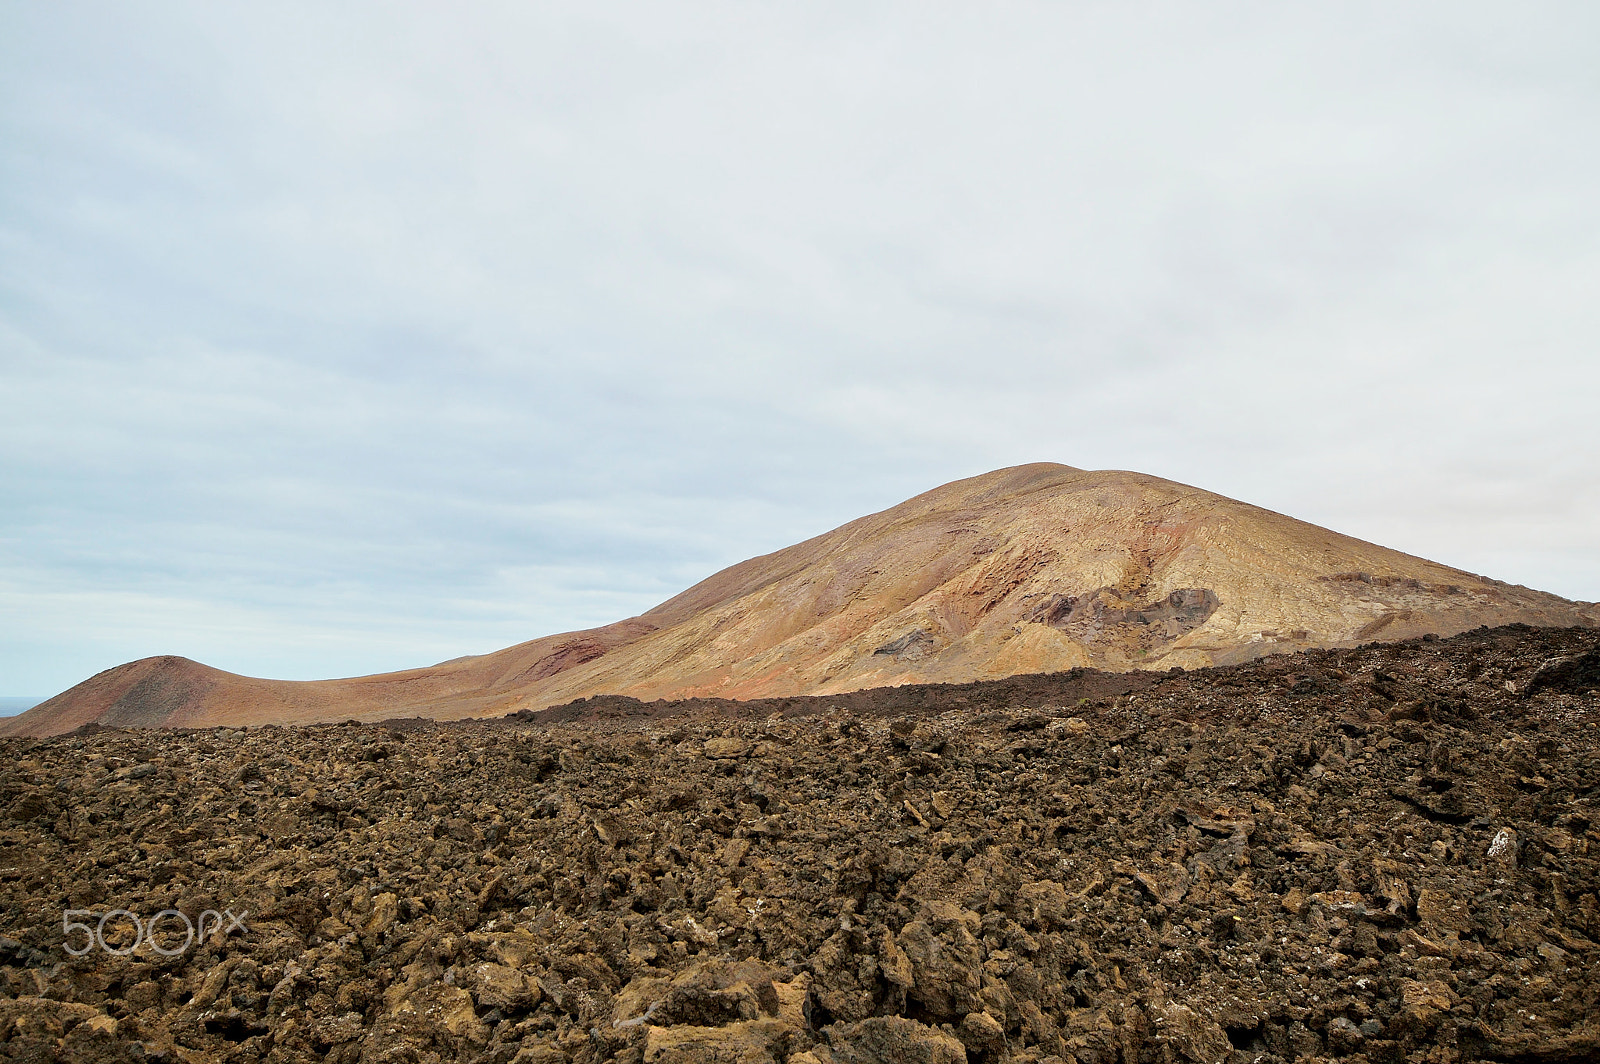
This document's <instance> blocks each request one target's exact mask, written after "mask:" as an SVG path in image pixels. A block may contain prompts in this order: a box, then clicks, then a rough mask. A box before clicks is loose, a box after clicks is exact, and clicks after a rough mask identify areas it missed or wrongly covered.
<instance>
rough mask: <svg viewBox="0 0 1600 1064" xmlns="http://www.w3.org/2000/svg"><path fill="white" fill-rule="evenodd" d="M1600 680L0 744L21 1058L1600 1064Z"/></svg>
mask: <svg viewBox="0 0 1600 1064" xmlns="http://www.w3.org/2000/svg"><path fill="white" fill-rule="evenodd" d="M1597 655H1600V633H1597V632H1595V631H1593V630H1585V629H1565V630H1553V629H1539V630H1536V629H1529V628H1504V629H1495V630H1479V631H1477V632H1472V633H1467V634H1464V635H1461V636H1458V637H1456V638H1453V639H1447V640H1427V641H1423V640H1418V641H1413V642H1407V643H1398V644H1390V645H1385V646H1372V647H1364V648H1358V649H1354V650H1342V651H1314V652H1308V653H1304V654H1299V655H1293V656H1285V657H1278V658H1269V659H1264V660H1260V661H1256V662H1252V663H1249V664H1245V665H1238V666H1230V667H1226V668H1217V669H1207V670H1200V671H1194V672H1187V673H1184V672H1172V673H1164V674H1134V675H1116V676H1110V675H1108V674H1103V673H1093V672H1086V671H1074V672H1073V673H1066V674H1058V675H1055V676H1034V677H1017V678H1013V679H1012V680H1008V681H999V682H993V683H988V684H971V685H961V686H953V685H952V686H942V687H925V688H910V687H905V688H897V689H893V690H889V691H882V692H856V693H853V694H851V695H849V696H838V697H834V698H813V699H784V700H769V701H756V702H743V703H731V702H727V703H718V702H708V701H694V702H680V703H639V702H633V701H632V700H628V699H604V698H602V699H591V700H589V701H587V702H583V703H577V704H574V705H572V706H568V707H563V708H561V709H558V710H554V711H549V712H546V713H544V714H537V715H532V716H528V717H522V718H512V719H506V720H496V721H467V722H456V723H438V722H431V721H391V722H388V723H386V724H382V725H374V724H350V725H318V726H313V727H307V728H276V727H266V728H250V729H248V730H231V729H213V730H205V731H188V732H176V731H157V730H117V729H103V730H85V731H80V732H78V733H74V734H69V735H63V736H57V737H54V738H50V739H45V740H27V739H5V740H0V748H3V754H4V757H3V764H4V766H5V767H4V769H3V770H0V900H3V901H4V910H3V914H0V924H3V926H0V936H3V937H0V1058H3V1059H16V1060H38V1061H43V1060H74V1061H132V1060H164V1061H197V1062H198V1061H205V1062H211V1061H284V1062H288V1061H314V1060H331V1061H335V1062H354V1061H373V1062H377V1061H395V1062H400V1061H407V1062H424V1061H456V1060H461V1061H486V1062H489V1061H492V1062H498V1064H505V1062H513V1061H515V1062H521V1064H531V1062H537V1064H567V1062H569V1061H570V1062H575V1064H598V1062H600V1061H610V1060H617V1061H622V1062H625V1064H700V1062H727V1064H769V1062H770V1064H867V1062H871V1064H878V1062H883V1064H889V1062H896V1064H898V1062H916V1064H962V1062H971V1064H1024V1062H1028V1064H1032V1062H1039V1064H1067V1062H1073V1061H1076V1062H1080V1064H1118V1062H1121V1064H1157V1062H1178V1061H1189V1062H1196V1064H1221V1062H1224V1061H1226V1062H1229V1064H1246V1062H1262V1064H1275V1062H1280V1061H1281V1062H1288V1061H1297V1060H1318V1059H1322V1060H1349V1061H1356V1060H1364V1061H1369V1062H1373V1064H1378V1062H1398V1061H1418V1062H1421V1061H1430V1062H1449V1061H1457V1060H1498V1061H1522V1062H1528V1064H1533V1062H1545V1064H1562V1062H1577V1061H1588V1060H1593V1059H1596V1058H1597V1056H1600V977H1597V976H1596V975H1595V974H1594V973H1595V972H1596V970H1597V968H1600V965H1597V963H1596V962H1597V960H1600V947H1597V946H1596V942H1595V940H1596V938H1597V936H1600V901H1597V892H1600V694H1597V693H1596V691H1595V690H1594V686H1593V685H1594V684H1595V683H1596V682H1597V681H1596V675H1597V674H1596V663H1597V661H1600V657H1597ZM69 910H70V911H72V915H65V919H66V920H68V921H70V922H73V923H79V924H85V925H87V928H88V930H87V931H86V930H85V929H82V928H75V929H64V924H63V919H64V914H68V913H69ZM112 910H122V912H113V913H112V915H110V916H109V917H106V919H105V922H104V923H101V918H102V917H103V916H105V914H107V913H108V912H111V911H112ZM170 911H175V912H170ZM158 913H165V915H163V916H162V917H161V919H159V920H153V921H152V920H150V918H151V917H153V916H155V915H156V914H158ZM202 913H212V914H215V917H214V918H212V917H208V918H207V919H208V920H209V922H208V923H207V924H206V925H205V927H204V931H205V934H204V935H203V937H201V936H191V937H190V938H189V939H188V940H187V941H186V936H185V924H184V920H185V919H187V920H188V921H190V922H191V923H195V922H198V921H199V920H200V919H201V914H202ZM178 914H182V915H181V916H180V915H178ZM133 916H137V917H139V918H140V919H141V920H144V921H148V922H149V923H151V924H152V925H153V926H154V928H155V931H154V938H153V939H151V938H149V937H148V936H144V937H141V938H139V939H138V940H136V938H135V928H134V925H133V923H132V917H133ZM96 928H98V929H99V934H100V936H101V937H102V938H103V940H104V945H103V946H102V944H101V942H100V941H98V940H96V941H93V942H90V943H89V946H90V948H89V949H88V951H87V952H85V953H83V954H82V955H81V956H74V955H72V954H71V953H69V952H68V947H72V948H73V949H77V948H80V947H81V946H83V945H84V944H85V943H86V941H87V934H88V933H89V932H90V931H94V930H95V929H96ZM130 947H132V948H131V951H130ZM112 950H115V951H118V952H117V953H113V952H111V951H112ZM123 952H126V955H119V954H121V953H123Z"/></svg>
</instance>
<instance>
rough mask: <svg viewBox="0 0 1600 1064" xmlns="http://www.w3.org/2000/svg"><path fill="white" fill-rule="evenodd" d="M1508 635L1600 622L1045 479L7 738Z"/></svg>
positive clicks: (1442, 575)
mask: <svg viewBox="0 0 1600 1064" xmlns="http://www.w3.org/2000/svg"><path fill="white" fill-rule="evenodd" d="M1518 622H1520V623H1525V624H1531V625H1538V626H1570V625H1594V624H1596V623H1600V615H1597V614H1596V611H1595V608H1594V607H1593V606H1586V605H1584V604H1580V603H1573V602H1569V601H1567V600H1566V599H1562V598H1558V597H1557V596H1554V595H1549V594H1545V593H1542V592H1537V591H1530V590H1528V589H1527V588H1522V587H1515V586H1511V585H1507V584H1503V583H1500V582H1498V581H1494V580H1488V579H1485V578H1483V577H1478V576H1473V575H1471V574H1469V573H1465V572H1461V571H1460V570H1456V569H1451V568H1448V567H1446V566H1443V565H1438V564H1436V563H1434V562H1429V561H1425V560H1423V559H1420V558H1415V557H1412V556H1410V555H1407V554H1402V553H1400V552H1398V551H1394V550H1389V549H1388V548H1385V547H1379V546H1376V545H1374V544H1371V543H1367V542H1364V541H1362V540H1358V539H1353V538H1351V537H1349V536H1342V535H1339V534H1338V533H1335V532H1330V531H1328V530H1327V529H1324V528H1320V527H1318V526H1316V525H1311V524H1307V523H1306V522H1303V521H1296V520H1294V519H1292V518H1289V517H1285V516H1283V515H1281V514H1277V513H1273V512H1271V511H1269V510H1263V509H1261V508H1260V507H1256V506H1250V505H1247V504H1245V503H1241V502H1237V501H1234V500H1232V499H1226V498H1223V497H1222V496H1219V495H1215V494H1212V493H1210V492H1206V491H1202V490H1200V489H1197V488H1191V487H1187V486H1184V485H1181V484H1175V483H1173V482H1171V481H1166V480H1161V479H1159V478H1157V477H1151V476H1145V475H1143V474H1139V473H1128V472H1120V471H1098V472H1090V471H1085V470H1081V469H1074V468H1072V467H1070V466H1062V465H1053V464H1048V463H1038V464H1034V465H1025V466H1015V467H1012V468H1009V469H1001V470H997V471H995V472H993V473H988V474H985V475H983V476H979V477H972V478H970V479H967V480H959V481H955V482H953V483H950V484H946V485H944V486H942V487H939V488H935V489H934V490H932V491H929V492H926V493H924V494H922V495H918V496H917V497H915V498H913V499H910V500H908V501H906V502H904V503H901V504H900V505H899V506H895V507H892V508H891V509H888V510H885V511H883V512H882V513H878V514H873V515H871V516H868V517H863V518H860V519H859V520H856V521H852V522H850V523H849V524H847V525H843V526H842V527H840V528H837V529H835V530H833V531H832V532H828V533H826V534H824V535H821V536H817V537H816V538H814V539H810V540H806V541H805V542H803V543H799V544H796V545H794V546H792V547H788V548H786V549H784V550H781V551H778V552H776V553H773V554H768V555H763V556H761V557H757V558H752V559H750V560H748V561H745V562H741V563H739V564H738V565H735V566H732V567H730V568H728V569H725V570H723V571H722V572H720V573H717V574H715V575H714V576H712V577H710V578H709V579H707V580H704V581H702V582H701V583H699V584H696V585H695V586H694V587H692V588H689V589H688V590H687V591H685V592H683V593H682V594H680V595H678V596H676V597H675V598H672V599H669V600H668V601H667V602H664V603H662V604H661V605H660V606H657V607H656V608H654V609H652V610H650V611H649V612H647V613H645V614H643V615H641V616H639V617H635V618H631V619H629V620H625V621H620V622H618V623H616V624H613V625H608V626H606V627H604V628H597V629H590V630H587V631H581V632H568V633H564V634H561V635H554V636H547V637H545V638H543V639H536V640H533V641H531V642H528V643H522V644H519V645H517V646H514V647H510V648H508V649H505V650H501V651H497V652H495V653H492V654H486V655H482V656H478V657H470V658H462V659H458V660H455V661H451V662H446V663H444V664H441V665H436V666H433V667H431V668H423V669H414V670H410V671H406V672H398V673H387V674H383V675H378V676H365V677H357V678H353V679H344V680H323V681H315V682H290V681H274V680H258V679H252V678H248V677H243V676H235V675H232V674H229V673H223V672H219V671H217V670H215V669H210V668H207V667H206V666H203V665H199V664H197V663H195V662H192V661H188V660H186V659H183V658H171V657H166V658H149V659H145V660H143V661H137V662H132V663H130V664H128V665H123V666H119V667H118V668H115V669H111V670H108V671H107V672H104V673H101V674H100V675H98V676H95V677H93V678H91V679H89V680H87V681H85V682H84V683H82V684H79V685H78V686H77V687H74V688H72V689H71V690H69V691H66V692H64V693H63V694H60V695H57V696H56V697H55V698H53V699H51V700H50V701H48V702H45V703H43V704H42V705H39V706H37V707H35V708H34V709H32V710H30V711H29V712H27V713H24V714H22V715H21V716H19V717H16V718H14V719H13V720H11V721H9V722H7V723H6V724H4V725H0V734H34V735H48V734H57V733H60V732H63V731H69V730H71V729H73V728H76V727H78V726H79V725H81V724H85V723H89V722H91V721H99V722H102V723H108V724H109V723H120V724H134V725H141V726H155V725H170V726H189V727H202V726H208V725H215V724H260V723H269V722H277V723H305V722H310V721H317V720H342V719H347V718H354V719H362V720H376V719H382V718H385V717H396V716H411V715H423V716H429V717H435V718H438V719H459V718H462V717H469V716H487V715H495V714H503V713H508V712H512V711H515V710H520V709H536V708H539V707H542V706H549V705H556V704H560V703H563V702H567V701H570V700H572V699H575V698H581V697H586V696H589V695H592V694H599V693H606V694H625V695H632V696H634V697H637V698H644V699H653V698H684V697H694V696H707V695H715V696H720V697H726V698H756V697H772V696H782V695H791V694H830V693H836V692H841V691H850V690H857V689H860V688H864V687H875V686H885V685H892V684H902V683H938V682H965V681H970V680H979V679H988V678H996V677H1001V676H1009V675H1014V674H1017V673H1030V672H1053V671H1059V670H1062V669H1068V668H1073V667H1076V666H1095V667H1099V668H1106V669H1118V670H1128V669H1145V668H1158V669H1166V668H1170V667H1172V666H1183V667H1185V668H1194V667H1199V666H1205V665H1211V664H1225V663H1229V662H1235V661H1243V660H1248V659H1250V658H1253V657H1259V656H1261V655H1263V654H1267V653H1274V652H1278V651H1286V650H1297V649H1303V648H1307V647H1333V646H1349V645H1355V644H1358V643H1364V642H1370V641H1374V640H1394V639H1405V638H1409V637H1412V636H1416V635H1421V634H1424V633H1428V632H1434V633H1438V634H1441V635H1449V634H1453V633H1456V632H1460V631H1465V630H1467V629H1470V628H1476V627H1478V626H1480V625H1490V626H1495V625H1501V624H1511V623H1518Z"/></svg>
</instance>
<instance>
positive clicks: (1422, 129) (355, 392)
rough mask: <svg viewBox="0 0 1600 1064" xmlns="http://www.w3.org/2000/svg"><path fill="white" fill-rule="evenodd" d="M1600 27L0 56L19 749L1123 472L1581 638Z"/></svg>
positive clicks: (757, 12)
mask: <svg viewBox="0 0 1600 1064" xmlns="http://www.w3.org/2000/svg"><path fill="white" fill-rule="evenodd" d="M1597 130H1600V7H1597V6H1596V5H1594V4H1592V3H1582V2H1580V3H1570V4H1541V3H1536V2H1530V3H1522V4H1515V5H1511V4H1481V3H1473V2H1460V0H1458V2H1452V3H1428V4H1424V3H1402V4H1393V3H1382V4H1378V3H1371V4H1364V3H1345V2H1340V3H1308V4H1295V5H1287V4H1281V3H1216V4H1205V5H1197V4H1189V3H1172V4H1142V3H1128V4H1122V3H1118V4H1112V3H1101V2H1094V3H1056V4H1012V3H995V4H974V5H946V4H929V3H925V2H923V3H872V2H870V0H853V2H851V3H841V4H827V3H809V4H778V3H769V4H750V3H739V4H731V3H730V4H714V3H711V4H701V3H680V4H607V3H593V2H585V3H572V4H565V3H559V2H552V3H541V4H537V5H529V4H521V3H514V4H513V3H508V4H493V3H481V4H474V5H467V6H459V5H441V4H406V3H384V4H360V3H342V4H336V5H334V4H325V3H314V4H299V3H291V2H279V3H273V4H255V5H223V4H214V3H149V4H140V5H124V4H115V3H87V4H86V3H76V2H71V0H59V2H52V3H49V4H34V3H26V2H23V0H0V695H8V696H25V695H32V696H43V695H49V694H53V693H55V692H57V691H60V690H63V689H65V688H67V687H69V686H71V685H72V684H75V683H77V682H78V681H80V680H82V679H84V678H86V677H87V676H89V675H91V674H93V673H95V672H97V671H99V670H102V669H105V668H109V667H111V666H114V665H117V664H119V663H121V662H124V661H129V660H132V659H135V658H139V657H143V656H147V655H152V654H165V653H172V654H182V655H185V656H187V657H191V658H194V659H196V660H200V661H204V662H206V663H207V664H210V665H213V666H216V667H218V668H222V669H226V670H229V671H232V672H239V673H246V674H250V675H261V676H272V677H280V678H288V679H311V678H318V677H326V676H340V675H354V674H362V673H368V672H376V671H382V670H388V669H395V668H404V667H409V666H415V665H423V664H429V663H432V662H436V661H440V660H444V659H448V658H451V657H455V656H457V655H461V654H468V653H479V652H485V651H489V650H493V649H497V648H499V647H502V646H507V645H510V644H513V643H517V642H520V641H522V640H525V639H529V638H533V637H535V636H539V635H544V634H548V633H551V632H556V631H563V630H568V629H574V628H580V627H586V626H591V625H596V624H603V623H607V622H609V621H613V620H617V619H620V618H622V617H626V616H630V615H632V614H636V613H639V612H641V611H643V610H645V609H647V608H649V607H650V606H652V605H654V604H655V603H657V602H660V601H662V600H664V599H666V598H668V597H670V596H671V595H672V594H674V593H676V592H677V591H679V590H681V589H683V588H685V587H687V586H689V585H690V584H692V583H694V582H696V581H697V580H700V579H702V578H704V577H705V576H707V575H709V574H711V573H712V572H714V571H716V570H717V569H719V568H721V567H723V566H725V565H728V564H731V563H733V562H736V561H739V560H741V559H743V558H746V557H750V556H752V555H756V554H762V553H766V552H769V551H772V550H776V549H779V548H782V547H784V546H787V545H788V544H790V543H793V542H796V541H798V540H801V539H804V538H807V537H809V536H812V535H815V534H817V533H820V532H823V531H826V530H827V529H829V528H832V527H835V526H837V525H839V524H841V523H843V522H845V521H848V520H850V519H853V518H855V517H858V516H861V515H862V514H865V513H869V512H873V511H876V510H880V509H883V508H885V507H887V506H891V505H893V504H895V503H897V502H899V501H901V500H903V499H905V498H907V497H909V496H911V495H914V494H916V493H918V492H921V491H924V490H927V489H928V488H931V487H934V486H936V485H938V484H941V483H944V482H947V481H950V480H954V479H957V478H960V477H965V476H971V475H975V474H978V473H982V472H985V471H988V470H991V469H995V468H999V467H1002V466H1007V465H1015V464H1018V463H1023V462H1032V461H1053V462H1062V463H1065V464H1068V465H1073V466H1079V467H1082V468H1088V469H1135V470H1139V471H1142V472H1146V473H1151V474H1155V475H1158V476H1162V477H1167V478H1169V479H1173V480H1177V481H1181V482H1184V483H1188V484H1193V485H1196V486H1199V487H1203V488H1206V489H1209V490H1212V491H1216V492H1219V493H1221V494H1224V495H1228V496H1231V497H1234V498H1239V499H1244V500H1246V501H1248V502H1252V503H1256V504H1258V505H1262V506H1265V507H1268V508H1270V509H1273V510H1277V511H1280V512H1283V513H1288V514H1291V515H1293V516H1295V517H1299V518H1303V519H1305V520H1309V521H1313V522H1315V523H1317V524H1321V525H1325V526H1328V527H1330V528H1333V529H1336V530H1338V531H1340V532H1344V533H1348V534H1351V535H1355V536H1359V537H1361V538H1363V539H1369V540H1373V541H1375V542H1378V543H1382V544H1385V545H1387V546H1392V547H1396V548H1399V549H1401V550H1405V551H1408V552H1410V553H1413V554H1419V555H1422V556H1425V557H1429V558H1432V559H1434V560H1437V561H1441V562H1444V563H1446V564H1449V565H1454V566H1458V567H1460V568H1463V569H1467V570H1469V571H1472V572H1476V573H1483V574H1487V575H1490V576H1494V577H1497V578H1500V579H1504V580H1509V581H1511V582H1514V583H1522V584H1526V585H1528V586H1531V587H1536V588H1539V589H1541V590H1546V591H1552V592H1555V593H1557V594H1560V595H1563V596H1566V597H1569V598H1575V599H1582V600H1595V599H1600V430H1597V429H1596V427H1595V426H1596V416H1595V410H1596V401H1597V399H1600V298H1597V293H1600V196H1596V195H1595V189H1597V188H1600V136H1597V135H1596V131H1597Z"/></svg>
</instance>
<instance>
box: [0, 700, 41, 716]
mask: <svg viewBox="0 0 1600 1064" xmlns="http://www.w3.org/2000/svg"><path fill="white" fill-rule="evenodd" d="M46 697H48V696H46ZM43 701H44V698H24V697H22V696H9V695H0V717H14V716H16V715H17V714H18V713H21V712H22V711H23V710H25V709H32V708H33V707H34V706H36V705H38V704H39V703H40V702H43Z"/></svg>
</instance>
